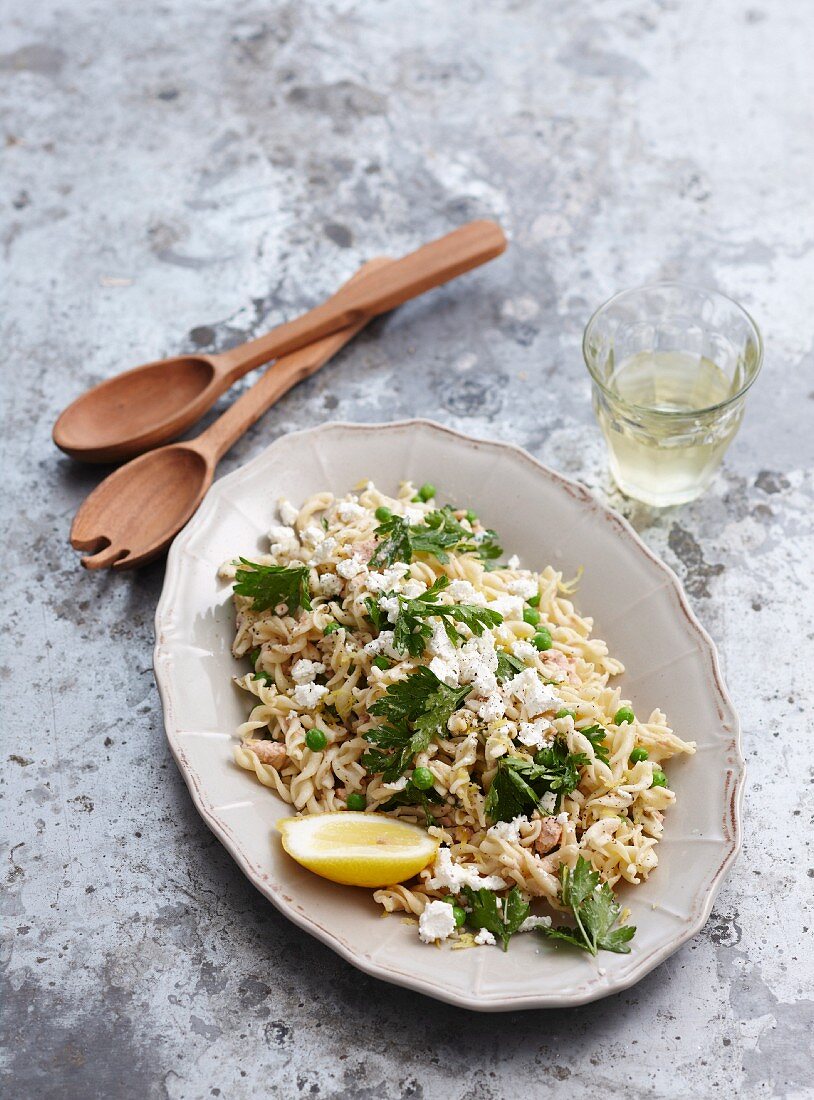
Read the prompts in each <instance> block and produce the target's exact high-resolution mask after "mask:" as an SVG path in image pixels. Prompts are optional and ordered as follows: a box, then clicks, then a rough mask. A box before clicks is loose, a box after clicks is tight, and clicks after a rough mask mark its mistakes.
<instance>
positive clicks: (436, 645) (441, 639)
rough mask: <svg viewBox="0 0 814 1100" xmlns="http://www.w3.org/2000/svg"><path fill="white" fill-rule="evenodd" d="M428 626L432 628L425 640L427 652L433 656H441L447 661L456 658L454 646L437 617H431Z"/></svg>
mask: <svg viewBox="0 0 814 1100" xmlns="http://www.w3.org/2000/svg"><path fill="white" fill-rule="evenodd" d="M430 627H431V628H432V637H431V638H430V639H429V641H428V642H427V652H428V653H429V654H430V655H431V656H433V657H443V658H444V659H445V660H447V661H454V660H457V654H456V652H455V646H454V645H453V644H452V642H451V641H450V640H449V638H448V637H447V633H446V631H445V630H444V628H443V626H442V625H441V623H440V622H439V621H438V619H433V621H432V622H431V623H430Z"/></svg>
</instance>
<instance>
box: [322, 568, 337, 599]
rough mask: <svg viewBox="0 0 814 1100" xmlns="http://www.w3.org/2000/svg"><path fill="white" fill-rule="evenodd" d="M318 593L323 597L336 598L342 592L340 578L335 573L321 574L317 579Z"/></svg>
mask: <svg viewBox="0 0 814 1100" xmlns="http://www.w3.org/2000/svg"><path fill="white" fill-rule="evenodd" d="M319 591H320V594H321V595H323V596H338V595H339V593H340V592H341V591H342V578H341V577H337V575H336V573H323V574H322V576H321V577H320V578H319Z"/></svg>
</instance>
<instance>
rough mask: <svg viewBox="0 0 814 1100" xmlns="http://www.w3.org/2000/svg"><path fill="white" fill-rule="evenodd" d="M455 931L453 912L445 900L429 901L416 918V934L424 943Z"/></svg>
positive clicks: (431, 941) (432, 941)
mask: <svg viewBox="0 0 814 1100" xmlns="http://www.w3.org/2000/svg"><path fill="white" fill-rule="evenodd" d="M454 931H455V914H454V913H453V912H452V906H451V905H450V904H449V902H446V901H431V902H428V903H427V905H425V906H424V912H423V913H422V914H421V916H420V917H419V918H418V934H419V936H420V937H421V939H422V940H423V942H424V943H434V942H435V941H436V940H445V939H448V938H449V936H451V935H452V933H453V932H454Z"/></svg>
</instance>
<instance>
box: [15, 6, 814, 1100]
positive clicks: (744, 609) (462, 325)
mask: <svg viewBox="0 0 814 1100" xmlns="http://www.w3.org/2000/svg"><path fill="white" fill-rule="evenodd" d="M2 7H3V8H4V9H5V10H4V12H3V14H2V18H1V19H0V26H1V27H2V29H3V33H2V45H1V46H0V94H2V98H3V100H4V107H5V109H4V115H3V119H2V134H3V146H4V147H3V151H2V160H3V170H2V184H1V186H2V223H3V224H2V227H1V231H2V244H3V249H4V261H5V275H4V278H3V293H4V298H5V305H4V308H3V311H2V320H3V325H4V332H3V338H2V350H3V353H4V400H5V414H4V425H3V428H4V430H3V434H2V447H3V458H4V464H3V483H4V489H5V490H6V492H5V494H4V497H5V501H6V504H7V508H6V513H5V514H6V527H5V536H4V540H3V541H4V548H5V562H6V566H5V577H6V582H5V585H4V589H5V593H6V595H5V604H6V611H7V615H6V622H7V626H6V628H5V630H4V632H3V635H2V643H3V659H2V670H1V671H2V676H3V692H4V708H3V714H4V718H3V727H2V729H3V737H4V753H3V756H4V767H3V772H2V777H3V783H4V787H5V790H4V795H5V798H4V824H5V831H6V833H7V836H8V843H7V852H6V857H5V858H6V860H7V863H6V870H7V882H8V886H7V891H6V892H5V894H4V896H3V904H4V908H5V916H6V930H7V934H8V935H7V939H6V946H5V955H4V962H5V970H6V995H5V998H4V1002H5V1003H4V1009H3V1022H4V1027H5V1039H6V1048H5V1055H6V1072H7V1074H8V1076H7V1078H6V1079H5V1084H4V1089H3V1091H4V1094H5V1095H6V1096H7V1097H9V1098H12V1097H14V1098H18V1097H19V1098H28V1097H69V1098H73V1097H76V1098H83V1100H84V1098H105V1100H106V1098H110V1097H127V1098H130V1097H135V1098H141V1097H150V1098H152V1097H171V1098H182V1097H183V1098H193V1097H209V1096H215V1097H217V1096H220V1097H224V1098H232V1097H238V1098H242V1097H250V1096H252V1097H253V1096H274V1097H286V1098H287V1097H297V1096H300V1095H303V1096H318V1097H356V1098H362V1097H385V1098H389V1097H416V1098H418V1097H424V1098H429V1097H433V1098H434V1097H439V1098H444V1100H446V1098H448V1097H467V1098H471V1100H487V1098H501V1097H508V1098H511V1100H514V1098H518V1097H537V1096H548V1095H550V1096H556V1097H568V1098H580V1097H595V1096H621V1095H626V1096H635V1097H699V1096H721V1097H731V1096H734V1095H736V1094H738V1095H740V1096H743V1097H748V1098H754V1097H764V1096H782V1097H803V1096H812V1095H814V1091H812V1063H811V1036H812V1027H813V1026H814V991H812V985H813V984H814V982H813V980H812V950H811V945H812V933H811V929H810V923H811V911H810V909H811V896H812V875H814V870H812V858H811V853H810V848H809V843H810V837H811V814H812V787H811V783H812V776H813V774H814V773H812V764H811V760H812V743H813V742H812V733H811V706H812V702H814V698H813V697H812V668H814V644H812V637H814V635H813V634H812V616H811V612H812V591H813V590H814V584H813V583H812V569H811V561H812V556H814V538H813V537H812V466H813V465H814V372H813V371H812V364H814V357H813V356H812V342H813V341H814V309H812V306H811V287H812V286H814V250H813V249H814V220H812V215H814V201H813V200H812V178H814V155H813V154H812V132H813V131H812V108H813V107H814V67H812V64H811V57H812V55H814V11H813V10H812V6H811V3H810V0H783V2H782V3H777V2H776V3H769V2H768V0H753V2H751V3H746V2H741V0H718V2H716V3H714V4H712V3H709V2H708V0H687V2H681V0H654V2H651V0H583V2H582V3H568V4H567V3H555V2H553V0H551V2H548V0H504V2H500V0H499V2H498V3H489V2H486V0H477V2H472V0H469V2H467V0H443V2H442V0H436V2H433V0H419V2H416V0H381V2H376V0H359V2H355V3H354V2H346V0H335V2H332V3H329V4H320V3H316V2H314V0H306V2H292V3H289V4H280V3H274V2H270V3H265V4H263V3H229V2H226V0H208V2H207V0H198V2H195V0H178V2H175V3H163V4H162V3H160V2H158V0H141V2H139V3H133V4H113V3H110V4H107V3H104V2H103V0H62V3H57V2H56V0H37V2H36V3H31V2H29V3H13V2H11V0H5V3H4V4H3V5H2ZM481 215H491V216H495V217H497V218H499V219H500V220H501V221H502V222H503V224H504V225H505V226H506V228H507V230H508V231H509V233H510V234H511V236H512V245H511V248H510V251H509V253H507V255H506V256H505V257H503V258H502V259H501V260H500V261H498V262H496V263H494V264H492V265H490V266H489V267H487V268H484V269H482V270H481V271H479V272H477V273H476V274H474V275H471V276H469V277H467V278H466V279H465V280H461V281H460V282H459V283H455V284H454V285H452V286H450V287H448V288H446V289H444V290H442V291H440V292H436V293H435V294H433V295H432V296H431V297H427V298H426V299H423V300H421V301H418V302H415V303H413V304H411V305H409V306H407V307H405V308H403V309H401V310H399V311H398V313H397V314H396V315H394V316H391V317H388V318H386V319H384V320H381V321H379V322H377V323H376V324H375V325H373V326H371V328H370V330H369V332H368V333H367V334H365V335H364V336H363V337H362V338H361V339H359V340H357V341H356V343H355V344H354V345H353V346H352V347H350V348H349V349H348V350H347V351H346V352H345V353H344V354H343V355H341V356H340V357H339V358H338V359H337V360H336V361H335V362H334V363H333V364H332V365H331V366H330V367H328V368H327V369H326V370H325V371H324V372H322V373H321V374H320V375H318V376H317V377H316V378H314V379H313V380H311V381H309V382H308V383H307V384H305V385H302V386H300V387H299V388H298V389H297V390H296V391H295V392H293V393H292V394H290V395H289V396H288V397H287V398H286V399H285V400H284V401H282V402H281V403H280V405H279V406H278V407H277V408H276V409H275V410H273V411H272V413H271V414H270V415H268V416H267V417H266V418H265V420H264V421H263V422H262V423H261V424H260V425H258V426H257V428H256V429H255V430H254V431H252V432H251V433H250V434H249V435H248V437H247V438H245V439H244V440H243V441H242V443H241V444H240V445H239V446H238V447H237V448H236V449H235V452H234V453H233V454H232V455H231V456H230V457H229V458H228V460H227V461H226V462H224V465H223V471H224V472H225V471H226V470H229V469H233V468H234V467H235V466H237V465H239V464H241V463H243V462H244V461H246V459H248V458H250V457H252V456H254V455H255V454H257V453H258V452H259V450H260V449H261V448H262V447H263V446H264V445H265V444H266V443H268V442H269V441H270V440H271V439H274V438H275V437H277V436H278V435H280V434H281V433H283V432H286V431H289V430H290V429H293V428H300V427H304V426H306V425H310V424H313V423H315V422H316V423H318V422H320V421H323V420H326V419H329V418H346V419H350V420H362V421H363V420H384V419H391V418H398V417H403V416H405V415H409V414H419V415H422V416H431V417H435V418H437V419H439V420H442V421H444V422H445V423H449V424H452V425H454V426H456V427H460V428H463V429H467V430H471V431H472V432H475V433H478V434H487V435H492V436H495V437H498V438H502V439H510V440H513V441H516V442H518V443H521V444H523V445H524V446H526V447H527V448H528V449H529V450H530V451H531V452H532V453H533V454H535V455H537V456H538V457H540V458H541V459H543V460H544V461H546V462H548V463H550V464H551V465H553V466H554V467H556V468H557V469H560V470H563V471H565V472H567V473H569V474H571V475H574V476H577V477H579V478H581V479H582V480H584V481H585V482H587V483H588V484H589V485H591V486H592V487H594V488H595V489H596V491H597V492H598V493H600V495H604V496H607V497H609V499H610V500H611V501H612V502H613V503H614V504H616V505H617V506H618V507H621V508H622V510H623V511H624V512H625V514H626V515H628V516H629V517H630V518H631V519H632V520H633V522H634V523H635V525H636V526H637V528H638V529H639V530H640V531H641V532H642V535H643V537H644V538H645V540H646V541H647V543H648V544H649V545H650V546H652V547H653V548H654V549H655V550H656V551H657V552H658V553H660V554H661V555H662V556H663V557H664V559H665V560H666V561H667V562H668V563H669V564H670V565H671V566H673V567H674V568H675V569H676V570H677V572H678V574H679V575H680V576H681V577H682V579H683V580H684V582H685V584H686V586H687V590H688V592H689V594H690V598H691V600H692V603H693V605H694V606H695V608H696V610H697V612H698V614H699V616H700V618H701V620H702V621H703V622H704V624H705V625H706V626H707V628H708V629H709V630H710V631H711V633H712V634H713V636H714V637H715V640H716V642H717V643H718V645H719V647H720V650H721V654H722V658H723V662H724V666H725V671H726V675H727V678H728V683H729V686H730V689H731V691H732V694H733V697H734V699H735V703H736V705H737V707H738V709H739V711H740V714H741V716H742V719H743V725H744V749H745V754H746V756H747V759H748V761H749V768H750V773H749V785H748V791H747V794H746V802H745V844H744V850H743V854H742V856H741V858H740V861H739V863H738V864H737V866H736V868H735V870H734V871H733V873H732V874H731V876H730V878H729V880H728V882H727V883H726V885H725V887H724V889H723V892H722V893H721V895H720V898H719V900H718V903H717V905H716V908H715V912H714V915H713V917H712V919H711V920H710V922H709V924H708V926H707V927H706V929H705V930H704V931H703V933H702V934H701V935H699V936H698V937H697V938H696V939H695V940H694V941H693V942H691V943H690V944H688V945H687V946H686V947H685V948H684V949H683V950H681V951H680V952H679V953H678V954H677V955H675V956H674V957H673V958H672V959H670V960H669V961H668V962H667V963H665V964H664V965H663V966H661V967H660V968H659V969H658V970H657V971H656V972H654V973H653V974H651V975H650V976H649V977H648V978H647V979H645V980H644V981H643V982H642V983H641V984H640V985H639V986H637V987H636V988H635V989H633V990H631V991H629V992H627V993H624V994H621V995H619V996H617V997H614V998H611V999H609V1000H607V1001H604V1002H600V1003H598V1004H595V1005H592V1006H589V1007H586V1008H584V1009H580V1010H577V1011H572V1012H560V1013H557V1012H547V1013H544V1012H537V1013H528V1014H525V1015H514V1016H502V1017H494V1018H489V1017H480V1016H474V1015H470V1014H468V1013H466V1012H463V1011H459V1010H455V1009H452V1008H449V1007H445V1006H443V1005H439V1004H435V1003H433V1002H431V1001H429V1000H425V999H423V998H422V997H420V996H418V995H415V994H411V993H406V992H403V991H401V990H398V989H395V988H390V987H388V986H385V985H382V984H379V983H377V982H376V981H374V980H372V979H370V978H368V977H365V976H363V975H362V974H359V973H357V972H356V971H354V970H353V969H352V968H351V967H349V966H347V965H346V964H345V963H344V962H342V961H340V960H339V959H338V958H336V957H335V956H334V955H333V954H332V953H331V952H330V951H329V950H327V949H326V948H325V947H322V946H321V945H319V944H318V943H315V942H314V941H313V940H311V939H310V938H309V937H308V936H306V935H305V934H304V933H302V932H300V931H298V930H297V929H296V928H293V927H291V926H290V925H289V924H288V923H287V922H286V921H285V920H284V919H283V918H282V917H281V916H279V915H278V914H277V913H276V911H275V910H273V909H272V908H271V906H270V905H268V904H267V903H266V902H265V901H264V900H263V898H261V897H260V895H259V894H257V893H256V892H255V891H254V889H253V888H252V887H251V886H250V885H249V884H248V883H247V882H246V881H245V880H244V879H243V877H242V876H241V874H240V873H239V872H238V870H237V869H236V867H235V866H233V864H232V862H231V860H230V859H229V858H228V857H227V855H226V854H225V852H224V851H223V850H222V849H221V848H220V846H219V845H218V843H217V842H216V841H215V840H214V838H213V837H212V836H211V835H210V834H209V832H208V831H207V830H206V828H205V827H204V826H203V824H202V823H201V822H200V820H199V819H198V817H197V815H196V813H195V811H194V810H193V808H192V805H191V802H190V799H189V797H188V796H187V792H186V789H185V787H184V785H183V782H182V780H181V778H180V776H179V775H178V772H177V771H176V768H175V766H174V764H173V762H172V760H171V758H170V755H169V752H168V750H167V746H166V744H165V742H164V735H163V732H162V724H161V714H160V711H159V706H158V698H157V694H156V690H155V687H154V684H153V677H152V671H151V667H150V661H151V647H152V640H153V627H152V617H153V609H154V606H155V602H156V599H157V596H158V593H159V591H160V588H161V583H162V574H163V566H162V565H161V564H157V565H154V566H153V567H151V568H148V569H146V570H144V571H142V572H141V573H139V574H138V575H122V576H110V575H108V574H103V575H88V574H86V573H83V572H82V571H81V570H80V569H79V565H78V560H77V557H76V555H75V554H74V553H73V552H72V551H71V550H70V548H69V546H68V544H67V535H68V528H69V524H70V520H71V516H72V515H73V513H74V511H75V509H76V507H77V506H78V504H79V502H80V501H81V500H82V498H83V496H84V495H85V493H86V492H87V491H88V490H89V489H90V488H91V487H92V486H93V485H94V484H95V483H96V480H97V477H98V472H97V471H93V470H88V469H81V468H78V467H76V466H74V465H73V464H72V463H71V462H69V461H67V460H66V459H65V458H63V457H61V456H60V455H59V454H58V453H57V452H56V450H55V449H54V448H53V446H52V445H51V442H50V438H49V432H50V427H51V424H52V422H53V420H54V417H55V415H56V413H57V412H58V411H59V410H60V409H61V408H62V406H63V405H65V404H66V403H67V402H68V401H69V400H70V399H71V398H73V397H74V396H75V395H76V394H78V393H79V392H80V391H81V390H83V389H84V388H85V387H86V386H89V385H91V384H92V383H94V382H97V381H98V380H99V379H101V378H104V377H106V376H108V375H110V374H112V373H114V372H115V371H118V370H120V369H122V368H123V367H126V366H129V365H131V364H134V363H138V362H141V361H143V360H145V359H150V358H153V357H156V356H161V355H165V354H173V353H175V352H177V351H178V350H180V349H191V348H204V349H218V348H223V347H225V346H227V345H229V344H230V343H233V342H236V341H240V340H243V339H244V338H245V337H246V336H249V335H252V334H256V333H259V332H261V331H263V330H264V329H265V328H267V327H268V326H270V325H271V324H272V323H274V322H275V321H276V320H277V319H279V318H282V317H284V316H291V315H293V314H294V313H296V312H297V311H299V310H301V309H302V308H303V307H305V306H308V305H310V304H313V303H315V302H317V301H318V300H319V299H320V298H321V297H322V296H323V295H325V294H326V293H328V292H329V291H331V290H332V289H333V288H335V287H336V286H337V285H338V283H339V282H340V281H342V280H343V279H345V278H346V277H347V276H348V275H349V274H350V273H351V272H352V271H353V270H354V269H355V268H356V266H357V265H358V264H359V263H360V262H361V261H362V260H363V259H364V258H366V257H369V256H372V255H374V254H377V253H382V252H393V253H398V252H401V251H403V250H406V249H409V248H412V247H414V246H416V245H418V244H419V243H420V242H422V241H424V240H426V239H428V238H430V237H432V236H435V235H437V234H440V233H442V232H444V231H446V230H447V229H449V228H450V227H451V226H453V225H455V224H457V223H459V222H462V221H464V220H466V219H468V218H472V217H476V216H481ZM659 276H684V277H687V278H690V279H692V280H696V281H700V282H702V283H706V284H708V285H710V286H718V287H720V288H721V289H724V290H726V291H728V292H729V293H730V294H732V295H733V296H735V297H736V298H738V299H740V300H741V301H743V302H744V303H745V304H746V305H747V307H748V308H749V309H750V310H751V311H753V313H754V315H755V316H756V317H757V318H758V319H759V322H760V323H761V324H762V327H763V329H764V332H765V336H766V344H767V349H768V352H767V361H766V366H765V369H764V373H763V375H762V377H761V379H760V380H759V382H758V384H757V385H756V386H755V389H754V391H753V396H752V398H751V404H750V411H749V415H748V417H747V420H746V423H745V425H744V427H743V430H742V431H741V434H740V436H739V437H738V439H737V440H736V442H735V444H734V446H733V447H732V449H731V451H730V453H729V455H728V456H727V459H726V463H725V466H724V468H723V470H722V471H721V473H720V475H719V476H718V478H717V479H716V481H715V484H714V486H713V488H712V490H711V491H710V492H709V493H708V495H707V496H706V497H705V498H704V499H703V500H701V501H699V502H698V503H696V504H694V505H692V506H690V507H686V508H682V509H677V510H673V511H669V512H665V513H663V514H661V515H658V514H655V513H653V512H650V511H648V510H646V509H644V508H638V507H635V506H633V505H630V504H628V503H626V502H624V501H622V500H620V499H619V498H618V497H617V496H616V495H615V494H614V493H613V492H612V490H611V488H610V486H609V483H608V477H607V474H606V471H605V462H604V455H603V448H602V444H601V442H600V439H599V436H598V432H597V429H596V427H595V426H594V424H593V421H592V416H591V411H590V406H589V399H588V385H587V382H586V379H585V376H584V371H583V367H582V365H581V361H580V354H579V340H580V333H581V329H582V326H583V324H584V322H585V320H586V318H587V315H588V314H589V312H590V310H591V309H592V307H593V306H595V305H596V304H597V303H599V302H600V301H601V300H602V299H603V298H604V297H606V296H607V295H608V294H609V293H610V292H612V291H613V290H615V289H617V288H619V287H622V286H626V285H630V284H635V283H637V282H639V281H642V280H645V279H651V278H655V277H659Z"/></svg>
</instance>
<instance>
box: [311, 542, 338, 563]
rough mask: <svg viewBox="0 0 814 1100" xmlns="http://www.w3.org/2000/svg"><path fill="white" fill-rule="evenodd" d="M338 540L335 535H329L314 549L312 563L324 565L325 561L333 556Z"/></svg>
mask: <svg viewBox="0 0 814 1100" xmlns="http://www.w3.org/2000/svg"><path fill="white" fill-rule="evenodd" d="M336 546H337V542H336V539H335V538H334V537H333V535H328V537H327V538H326V539H323V540H322V542H321V543H320V544H319V546H317V547H316V548H315V549H314V552H313V554H312V555H311V561H310V564H311V565H322V564H323V562H326V561H329V560H330V558H332V557H333V555H334V552H335V550H336Z"/></svg>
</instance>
